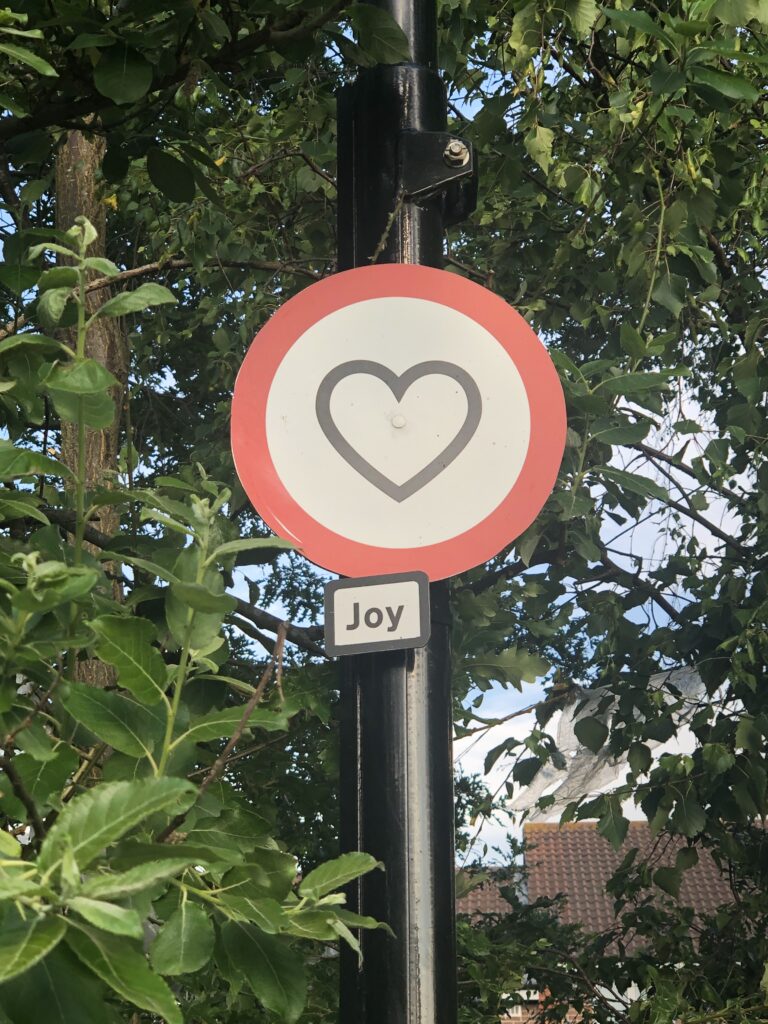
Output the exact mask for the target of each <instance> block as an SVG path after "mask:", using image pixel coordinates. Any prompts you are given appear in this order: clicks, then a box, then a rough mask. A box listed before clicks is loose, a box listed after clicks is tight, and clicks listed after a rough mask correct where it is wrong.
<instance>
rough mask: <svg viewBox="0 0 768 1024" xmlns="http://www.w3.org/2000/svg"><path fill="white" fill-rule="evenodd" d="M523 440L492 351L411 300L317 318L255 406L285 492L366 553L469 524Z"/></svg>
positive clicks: (507, 483)
mask: <svg viewBox="0 0 768 1024" xmlns="http://www.w3.org/2000/svg"><path fill="white" fill-rule="evenodd" d="M465 367H466V369H465ZM529 434H530V413H529V409H528V400H527V397H526V393H525V388H524V387H523V383H522V381H521V379H520V374H519V372H518V370H517V367H516V366H515V364H514V363H513V362H512V360H511V359H510V358H509V356H508V355H507V353H506V352H505V350H504V349H503V348H502V346H501V345H500V344H499V343H498V342H497V341H496V339H495V338H493V337H492V335H491V334H490V333H489V332H488V331H487V330H486V329H485V328H484V327H482V326H480V324H478V323H477V322H476V321H474V320H471V319H470V318H469V317H468V316H465V315H464V314H463V313H460V312H458V311H457V310H455V309H449V308H448V307H446V306H442V305H439V304H438V303H436V302H430V301H427V300H425V299H413V298H400V297H392V298H379V299H369V300H368V301H365V302H357V303H355V304H354V305H351V306H345V307H343V308H342V309H339V310H336V311H335V312H333V313H331V314H330V315H328V316H326V317H324V318H323V319H322V320H319V321H318V322H317V323H316V324H314V325H313V326H312V327H310V328H309V330H308V331H306V332H305V333H304V334H302V336H301V337H300V338H299V339H298V340H297V341H296V342H295V343H294V345H293V346H292V348H291V350H290V351H289V352H288V353H287V355H286V357H285V359H283V361H282V363H281V364H280V366H279V368H278V370H277V373H276V374H275V377H274V380H273V383H272V388H271V390H270V394H269V400H268V403H267V443H268V445H269V450H270V453H271V456H272V460H273V462H274V465H275V469H276V470H277V473H278V475H279V476H280V479H281V480H282V482H283V484H284V485H285V487H286V489H287V490H288V491H289V492H290V493H291V495H292V496H293V498H294V500H296V501H297V502H298V504H299V505H301V507H302V508H303V509H304V511H305V512H306V513H307V514H308V515H309V516H311V517H312V518H313V519H314V520H316V521H317V522H318V523H320V524H322V525H323V526H325V527H327V528H328V529H330V530H333V531H334V532H335V533H339V534H341V535H342V536H344V537H348V538H349V539H350V540H353V541H357V542H358V543H360V544H367V545H371V546H374V547H383V548H414V547H421V546H424V545H431V544H438V543H440V542H441V541H445V540H447V539H449V538H450V537H454V536H456V535H457V534H462V533H465V532H466V531H467V530H471V529H472V528H473V527H474V526H476V525H477V524H478V523H480V522H482V521H483V520H484V519H485V518H486V517H487V516H488V515H489V514H490V513H491V512H492V511H493V510H494V509H495V508H496V507H497V506H498V505H499V503H500V502H501V501H502V499H503V498H504V496H505V495H506V494H507V493H508V492H509V490H510V489H511V487H512V485H513V484H514V482H515V480H516V479H517V477H518V476H519V474H520V470H521V468H522V465H523V461H524V459H525V455H526V452H527V450H528V438H529ZM456 442H458V443H456ZM310 452H311V453H312V454H311V456H310V455H309V453H310Z"/></svg>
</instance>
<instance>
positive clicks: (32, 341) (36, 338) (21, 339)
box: [0, 334, 62, 355]
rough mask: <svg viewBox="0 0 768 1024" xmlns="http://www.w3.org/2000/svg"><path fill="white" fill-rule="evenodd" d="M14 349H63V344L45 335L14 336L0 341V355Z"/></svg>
mask: <svg viewBox="0 0 768 1024" xmlns="http://www.w3.org/2000/svg"><path fill="white" fill-rule="evenodd" d="M14 348H40V349H61V348H62V344H61V342H60V341H56V339H55V338H46V336H45V335H44V334H14V335H12V336H11V337H10V338H5V339H4V340H3V341H0V355H5V354H6V352H10V351H11V349H14Z"/></svg>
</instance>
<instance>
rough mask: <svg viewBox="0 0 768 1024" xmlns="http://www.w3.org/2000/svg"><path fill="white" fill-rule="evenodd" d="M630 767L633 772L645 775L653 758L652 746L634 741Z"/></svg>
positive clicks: (630, 754) (630, 749)
mask: <svg viewBox="0 0 768 1024" xmlns="http://www.w3.org/2000/svg"><path fill="white" fill-rule="evenodd" d="M628 757H629V767H630V768H631V769H632V772H633V774H635V775H643V774H644V773H645V772H647V771H648V769H649V768H650V767H651V762H652V760H653V758H652V756H651V751H650V748H649V747H648V746H647V745H646V744H645V743H637V742H635V743H632V744H631V745H630V748H629V755H628Z"/></svg>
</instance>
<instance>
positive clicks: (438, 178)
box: [399, 131, 477, 224]
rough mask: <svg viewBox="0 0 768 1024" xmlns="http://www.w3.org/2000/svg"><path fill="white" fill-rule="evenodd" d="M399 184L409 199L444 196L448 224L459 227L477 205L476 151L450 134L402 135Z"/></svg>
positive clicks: (444, 209) (400, 141)
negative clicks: (460, 222)
mask: <svg viewBox="0 0 768 1024" xmlns="http://www.w3.org/2000/svg"><path fill="white" fill-rule="evenodd" d="M399 183H400V188H401V190H402V192H403V195H404V196H405V198H406V199H410V200H415V201H419V200H421V199H431V198H433V197H435V196H442V197H443V218H444V221H445V223H446V224H458V223H459V221H461V220H464V218H465V217H467V216H469V214H470V213H472V211H473V210H474V209H475V206H476V205H477V165H476V158H475V151H474V148H473V146H472V144H471V143H470V142H465V141H464V140H463V139H459V138H456V136H455V135H450V134H449V133H448V132H416V131H404V132H401V133H400V139H399Z"/></svg>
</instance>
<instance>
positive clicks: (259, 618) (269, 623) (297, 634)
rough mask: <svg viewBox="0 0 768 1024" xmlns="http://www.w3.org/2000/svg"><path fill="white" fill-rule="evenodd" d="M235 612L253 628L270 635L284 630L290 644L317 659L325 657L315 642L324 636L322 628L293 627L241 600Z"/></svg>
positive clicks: (238, 601)
mask: <svg viewBox="0 0 768 1024" xmlns="http://www.w3.org/2000/svg"><path fill="white" fill-rule="evenodd" d="M236 611H237V614H238V615H242V616H243V618H245V619H248V620H250V621H251V622H252V623H253V624H254V625H255V626H261V628H262V629H268V630H269V631H270V633H277V632H278V630H280V629H282V628H285V631H286V633H285V636H286V639H287V640H288V641H290V643H292V644H296V646H297V647H302V648H303V649H304V650H305V651H307V652H308V653H309V654H315V655H317V656H318V657H319V658H326V657H327V655H326V653H325V651H324V650H323V648H322V647H320V646H319V645H318V644H317V643H316V641H317V640H322V638H323V636H324V634H325V631H324V629H323V627H322V626H295V625H294V624H293V623H292V622H284V621H283V620H282V619H279V618H278V617H277V616H276V615H273V614H272V613H271V612H268V611H266V610H265V609H264V608H256V607H255V606H254V605H252V604H248V602H247V601H243V600H242V599H241V598H238V599H237V609H236Z"/></svg>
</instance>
